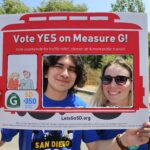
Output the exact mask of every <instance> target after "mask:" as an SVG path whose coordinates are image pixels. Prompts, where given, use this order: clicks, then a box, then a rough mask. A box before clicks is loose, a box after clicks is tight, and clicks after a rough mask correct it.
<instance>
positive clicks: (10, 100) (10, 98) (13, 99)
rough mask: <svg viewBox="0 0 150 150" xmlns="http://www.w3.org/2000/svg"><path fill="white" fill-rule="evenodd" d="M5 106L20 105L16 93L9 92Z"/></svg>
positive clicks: (16, 106)
mask: <svg viewBox="0 0 150 150" xmlns="http://www.w3.org/2000/svg"><path fill="white" fill-rule="evenodd" d="M7 107H11V108H18V107H20V98H19V96H18V95H17V94H16V93H11V94H10V95H9V96H8V99H7Z"/></svg>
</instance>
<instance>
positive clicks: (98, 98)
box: [90, 57, 133, 107]
mask: <svg viewBox="0 0 150 150" xmlns="http://www.w3.org/2000/svg"><path fill="white" fill-rule="evenodd" d="M113 64H118V65H120V66H122V67H124V68H125V69H127V70H128V72H129V74H130V78H131V80H132V67H131V66H130V65H129V64H128V63H127V62H126V61H125V60H124V59H123V58H120V57H119V58H116V59H115V60H114V61H110V62H108V63H107V64H106V65H104V67H103V68H102V70H101V76H104V74H105V71H106V69H107V68H108V67H109V66H111V65H113ZM101 76H100V77H101ZM128 100H129V106H132V105H133V101H132V90H131V91H130V93H129V99H128ZM90 105H91V106H94V107H104V106H107V99H106V97H105V95H104V92H103V90H102V83H101V80H100V83H99V86H98V88H97V91H96V93H95V94H94V96H93V98H92V99H91V103H90Z"/></svg>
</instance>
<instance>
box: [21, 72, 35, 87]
mask: <svg viewBox="0 0 150 150" xmlns="http://www.w3.org/2000/svg"><path fill="white" fill-rule="evenodd" d="M30 76H31V73H30V71H28V70H24V71H23V77H24V78H23V79H21V80H20V88H19V89H23V90H25V89H28V90H29V89H34V84H33V80H32V79H30Z"/></svg>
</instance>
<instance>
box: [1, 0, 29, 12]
mask: <svg viewBox="0 0 150 150" xmlns="http://www.w3.org/2000/svg"><path fill="white" fill-rule="evenodd" d="M25 12H29V8H28V7H27V6H26V5H25V4H24V3H23V2H22V1H21V0H3V2H2V4H1V6H0V14H16V13H25Z"/></svg>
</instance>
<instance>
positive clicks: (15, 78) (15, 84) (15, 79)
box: [7, 72, 19, 90]
mask: <svg viewBox="0 0 150 150" xmlns="http://www.w3.org/2000/svg"><path fill="white" fill-rule="evenodd" d="M7 88H8V89H10V90H17V89H19V73H17V72H13V73H11V74H10V76H9V79H8V85H7Z"/></svg>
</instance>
